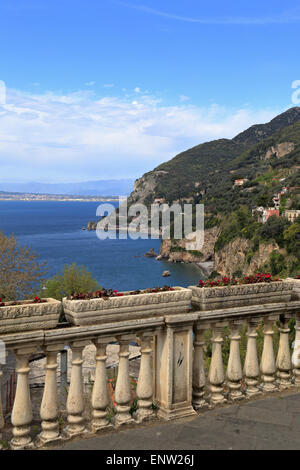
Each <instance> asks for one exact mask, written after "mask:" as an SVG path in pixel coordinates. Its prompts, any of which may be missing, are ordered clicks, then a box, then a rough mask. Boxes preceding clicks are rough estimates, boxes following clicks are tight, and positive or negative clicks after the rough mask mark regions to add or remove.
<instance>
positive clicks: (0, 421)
mask: <svg viewBox="0 0 300 470" xmlns="http://www.w3.org/2000/svg"><path fill="white" fill-rule="evenodd" d="M1 367H2V364H0V439H2V429H3V428H4V416H3V406H2V376H3V372H2V368H1Z"/></svg>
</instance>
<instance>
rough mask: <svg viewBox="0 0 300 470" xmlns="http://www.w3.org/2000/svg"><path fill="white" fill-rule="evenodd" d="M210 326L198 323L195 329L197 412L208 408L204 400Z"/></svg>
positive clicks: (194, 382)
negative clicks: (206, 345)
mask: <svg viewBox="0 0 300 470" xmlns="http://www.w3.org/2000/svg"><path fill="white" fill-rule="evenodd" d="M208 328H209V324H203V323H196V325H195V328H194V357H193V407H194V409H195V410H198V409H200V408H204V407H207V406H208V403H207V402H206V400H205V399H204V393H205V391H204V390H205V383H206V379H205V370H204V357H203V346H204V337H203V336H204V332H205V330H207V329H208Z"/></svg>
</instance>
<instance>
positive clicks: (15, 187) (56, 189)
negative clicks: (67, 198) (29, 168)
mask: <svg viewBox="0 0 300 470" xmlns="http://www.w3.org/2000/svg"><path fill="white" fill-rule="evenodd" d="M133 184H134V179H131V178H128V179H120V180H98V181H84V182H80V183H38V182H34V181H32V182H27V183H7V182H1V181H0V191H8V192H20V193H36V194H66V195H73V194H76V195H79V196H127V195H128V194H130V192H131V191H132V188H133Z"/></svg>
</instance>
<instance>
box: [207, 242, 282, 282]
mask: <svg viewBox="0 0 300 470" xmlns="http://www.w3.org/2000/svg"><path fill="white" fill-rule="evenodd" d="M274 251H275V252H280V249H279V246H278V245H277V243H260V244H259V248H258V250H257V251H256V252H255V253H254V254H252V252H251V243H250V241H249V240H247V239H245V238H236V239H235V240H233V241H232V242H231V243H228V244H227V245H226V246H224V247H223V248H222V249H221V250H220V251H217V252H216V253H215V264H214V271H216V272H217V273H219V274H221V275H222V276H233V275H236V276H237V275H238V276H248V275H251V274H253V273H256V272H258V271H259V270H260V269H261V268H262V266H263V265H265V264H267V265H268V264H269V260H270V256H271V253H273V252H274Z"/></svg>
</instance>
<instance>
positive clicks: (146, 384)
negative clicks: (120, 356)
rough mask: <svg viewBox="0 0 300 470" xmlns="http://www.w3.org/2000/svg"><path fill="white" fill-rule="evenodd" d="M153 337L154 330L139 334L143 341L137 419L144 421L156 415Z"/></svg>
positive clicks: (137, 390) (137, 392)
mask: <svg viewBox="0 0 300 470" xmlns="http://www.w3.org/2000/svg"><path fill="white" fill-rule="evenodd" d="M152 338H153V332H146V333H143V334H141V335H139V339H140V342H141V364H140V373H139V378H138V383H137V388H136V394H137V398H138V410H137V412H136V419H137V421H138V422H142V421H144V420H147V419H151V418H153V417H154V416H155V413H154V410H153V407H152V395H153V371H152Z"/></svg>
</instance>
